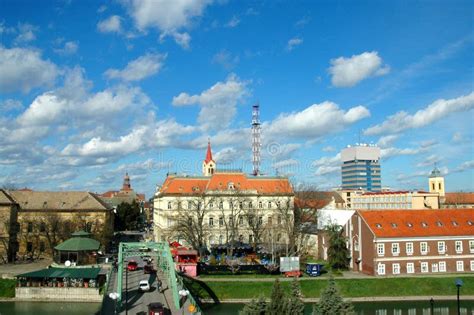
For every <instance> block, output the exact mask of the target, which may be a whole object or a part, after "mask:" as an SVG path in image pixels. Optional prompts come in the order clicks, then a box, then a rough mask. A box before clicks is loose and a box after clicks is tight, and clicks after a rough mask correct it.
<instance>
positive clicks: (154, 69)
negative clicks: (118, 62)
mask: <svg viewBox="0 0 474 315" xmlns="http://www.w3.org/2000/svg"><path fill="white" fill-rule="evenodd" d="M165 59H166V55H164V54H152V53H148V54H146V55H144V56H141V57H139V58H137V59H135V60H132V61H130V62H129V63H128V64H127V66H126V67H125V69H123V70H118V69H108V70H107V71H106V72H105V75H106V76H107V77H108V78H109V79H121V80H123V81H128V82H130V81H140V80H143V79H145V78H147V77H150V76H152V75H154V74H157V73H158V72H159V71H160V69H161V68H162V67H163V64H164V61H165Z"/></svg>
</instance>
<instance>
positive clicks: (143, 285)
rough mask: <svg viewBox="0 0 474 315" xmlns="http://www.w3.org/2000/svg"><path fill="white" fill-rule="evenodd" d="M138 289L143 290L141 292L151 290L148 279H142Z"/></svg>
mask: <svg viewBox="0 0 474 315" xmlns="http://www.w3.org/2000/svg"><path fill="white" fill-rule="evenodd" d="M138 291H141V292H148V291H150V284H149V283H148V280H141V281H140V283H139V284H138Z"/></svg>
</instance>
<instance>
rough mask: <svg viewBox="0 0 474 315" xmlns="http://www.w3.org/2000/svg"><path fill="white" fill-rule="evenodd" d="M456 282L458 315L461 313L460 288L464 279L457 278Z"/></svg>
mask: <svg viewBox="0 0 474 315" xmlns="http://www.w3.org/2000/svg"><path fill="white" fill-rule="evenodd" d="M454 283H455V284H456V287H457V288H458V315H461V301H459V290H460V289H461V287H462V280H461V279H456V281H455V282H454Z"/></svg>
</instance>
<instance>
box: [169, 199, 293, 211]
mask: <svg viewBox="0 0 474 315" xmlns="http://www.w3.org/2000/svg"><path fill="white" fill-rule="evenodd" d="M173 203H174V202H172V201H168V207H167V208H168V210H171V209H173ZM228 205H229V207H228V209H234V207H237V206H238V208H239V209H253V203H252V202H251V201H249V202H244V201H240V202H235V203H234V202H232V201H230V202H229V203H228ZM263 205H264V203H263V202H262V201H259V202H258V204H257V206H258V209H263ZM181 206H182V204H181V202H177V203H176V208H177V209H181ZM281 206H282V203H281V202H280V201H276V202H274V203H273V202H271V201H268V202H267V209H272V208H274V207H276V209H280V208H281ZM196 207H197V208H199V209H201V207H202V202H201V201H199V202H194V201H188V202H187V208H188V210H191V209H195V208H196ZM217 207H218V208H219V209H224V202H223V201H220V202H218V203H217ZM286 207H289V202H287V204H286ZM206 208H207V209H214V208H215V206H214V203H213V202H209V203H208V204H207V206H206Z"/></svg>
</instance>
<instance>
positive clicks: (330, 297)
mask: <svg viewBox="0 0 474 315" xmlns="http://www.w3.org/2000/svg"><path fill="white" fill-rule="evenodd" d="M334 314H338V315H349V314H354V308H353V306H352V304H351V303H349V302H344V300H343V299H342V296H341V295H340V293H339V290H338V289H337V287H336V282H335V281H334V279H333V278H330V279H329V282H328V286H327V287H326V288H325V289H324V291H323V292H322V293H321V298H320V300H319V302H318V303H316V304H315V306H314V307H313V315H334Z"/></svg>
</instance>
